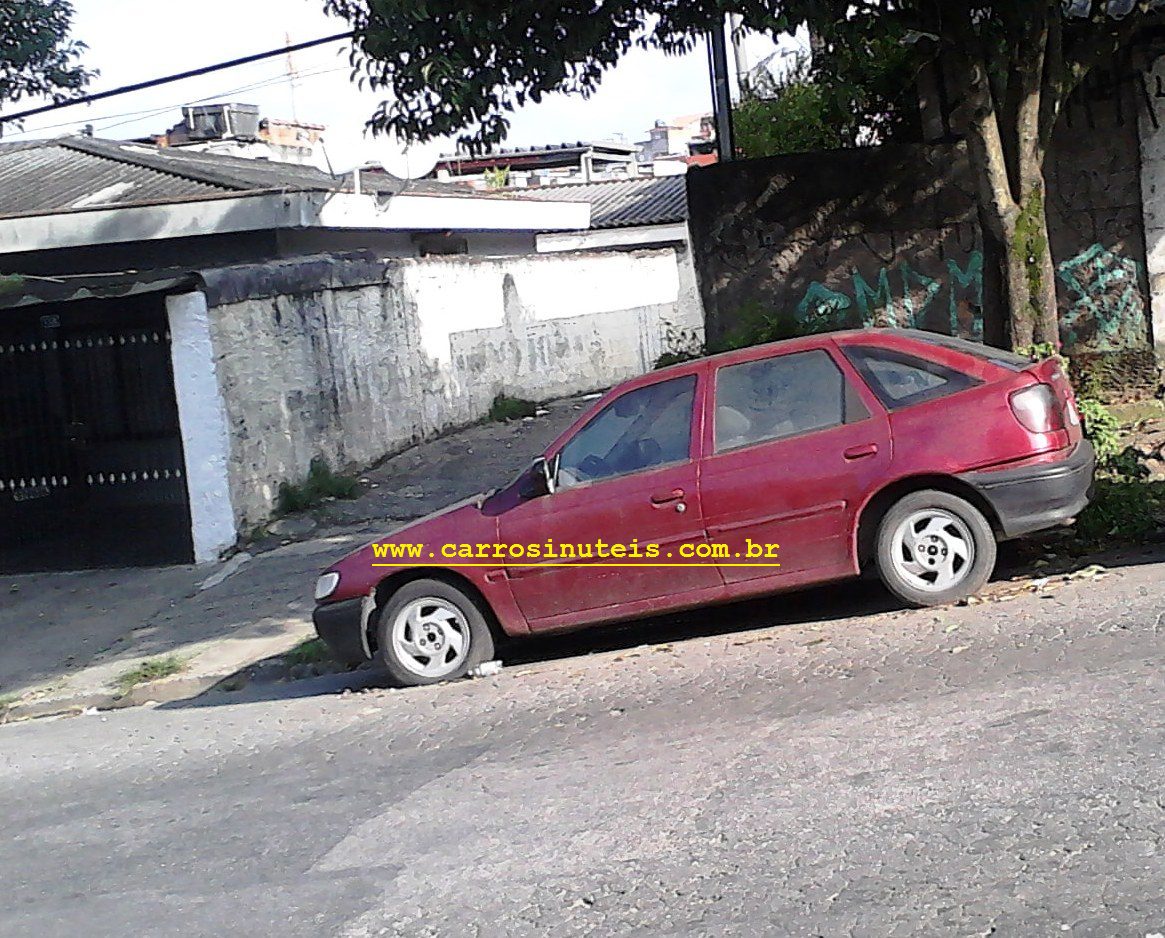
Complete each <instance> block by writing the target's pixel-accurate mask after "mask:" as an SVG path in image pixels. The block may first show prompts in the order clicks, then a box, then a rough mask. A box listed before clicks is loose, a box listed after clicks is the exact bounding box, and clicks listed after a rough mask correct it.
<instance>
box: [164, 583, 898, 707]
mask: <svg viewBox="0 0 1165 938" xmlns="http://www.w3.org/2000/svg"><path fill="white" fill-rule="evenodd" d="M896 608H899V607H898V606H897V605H896V604H895V602H894V600H893V599H892V598H891V597H890V596H889V594H887V593H886V591H885V590H883V589H882V587H881V586H880V585H879V584H877V583H875V582H870V581H866V580H854V581H851V582H848V583H846V584H844V588H841V589H839V588H838V587H837V586H836V585H834V586H830V587H819V588H815V589H808V590H802V591H797V592H791V593H784V594H781V595H778V596H769V597H766V598H764V599H753V600H747V601H745V602H738V603H731V604H729V605H724V606H712V607H706V608H703V609H695V610H691V611H689V612H684V613H672V614H669V615H664V616H658V617H654V618H650V619H640V620H637V621H635V622H629V623H625V624H621V625H608V626H599V627H596V628H592V629H585V630H582V631H578V632H570V633H566V634H562V635H546V636H539V637H535V638H525V639H519V640H516V641H513V642H509V643H507V644H506V645H504V646H503V647H502V648H500V649H499V650H498V657H499V658H500V659H501V660H502V662H503V663H504V664H505V667H507V668H513V667H519V666H523V665H531V664H538V663H544V662H551V661H558V660H561V659H566V658H576V657H581V656H584V655H589V654H596V653H602V652H610V651H621V650H626V649H631V648H636V647H638V646H641V645H662V644H668V643H671V642H682V641H687V640H690V639H693V638H712V637H715V636H719V635H726V634H732V633H737V632H739V633H747V632H750V631H754V630H757V629H765V628H771V627H773V626H777V625H805V624H809V623H813V622H835V621H839V620H845V619H851V618H859V617H862V616H869V615H875V614H877V613H880V612H889V611H892V610H894V609H896ZM235 683H238V682H235V681H231V680H227V681H224V682H223V686H227V687H230V686H232V685H233V684H235ZM387 686H389V685H388V683H387V678H386V676H385V675H384V674H383V673H382V672H380V671H379V670H357V671H352V672H348V673H344V674H327V675H323V676H320V677H314V678H305V679H302V680H298V681H276V682H272V683H266V684H262V683H252V684H246V685H245V686H243V687H241V688H240V689H238V690H232V691H227V690H222V689H215V690H211V691H209V692H208V693H206V694H203V695H202V696H200V697H196V698H194V699H192V700H184V701H175V702H173V703H168V704H165V705H164V707H163V709H167V710H174V709H187V708H192V707H219V706H232V705H235V704H241V703H255V702H260V701H270V700H295V699H302V698H305V697H316V696H328V695H333V694H337V693H340V692H341V691H343V690H346V689H351V690H363V689H365V688H373V687H375V688H383V687H387Z"/></svg>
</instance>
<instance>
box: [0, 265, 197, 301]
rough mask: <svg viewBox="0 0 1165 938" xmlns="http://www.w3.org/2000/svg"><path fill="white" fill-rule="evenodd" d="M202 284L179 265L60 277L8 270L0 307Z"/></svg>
mask: <svg viewBox="0 0 1165 938" xmlns="http://www.w3.org/2000/svg"><path fill="white" fill-rule="evenodd" d="M201 284H202V279H201V276H200V275H199V274H198V273H197V272H194V271H188V270H182V269H180V268H174V269H167V270H145V271H122V272H119V273H114V274H71V275H68V276H63V277H39V276H30V275H27V274H8V275H4V276H0V310H4V309H15V308H19V307H27V306H36V305H38V304H42V303H67V302H72V301H75V300H92V299H111V298H114V297H119V296H134V295H138V294H142V293H177V292H179V291H180V290H192V289H197V288H199V287H200V286H201Z"/></svg>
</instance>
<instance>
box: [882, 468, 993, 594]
mask: <svg viewBox="0 0 1165 938" xmlns="http://www.w3.org/2000/svg"><path fill="white" fill-rule="evenodd" d="M995 556H996V543H995V533H994V532H993V531H992V530H991V525H990V524H989V523H988V521H987V519H986V518H985V517H984V515H983V512H981V511H980V510H979V509H978V508H976V507H975V506H974V505H972V504H971V503H970V502H968V501H966V500H965V499H962V498H959V497H958V496H957V495H951V494H950V493H949V492H940V491H936V490H933V489H926V490H923V491H918V492H911V493H910V494H909V495H906V496H904V497H903V498H901V499H899V501H897V502H896V503H895V504H894V505H893V506H892V507H891V508H890V510H889V511H887V512H886V514H885V515H884V516H883V518H882V520H881V523H880V524H879V525H878V539H877V544H876V548H875V559H876V563H877V568H878V574H879V576H880V577H881V579H882V583H883V584H885V586H886V589H888V590H889V591H890V592H891V593H893V594H894V596H896V597H897V598H898V599H900V600H902V601H903V602H904V603H907V604H909V605H911V606H917V607H924V606H941V605H944V604H946V603H951V602H956V601H958V600H960V599H965V598H966V597H968V596H971V595H973V594H975V593H977V592H978V591H979V590H981V589H982V588H983V587H984V586H985V585H986V583H987V581H988V580H989V579H990V577H991V574H992V572H993V571H994V570H995Z"/></svg>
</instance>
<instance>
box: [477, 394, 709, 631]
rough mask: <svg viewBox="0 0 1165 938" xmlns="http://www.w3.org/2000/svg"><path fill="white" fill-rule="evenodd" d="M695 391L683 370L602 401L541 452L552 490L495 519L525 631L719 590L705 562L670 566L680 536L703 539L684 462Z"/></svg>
mask: <svg viewBox="0 0 1165 938" xmlns="http://www.w3.org/2000/svg"><path fill="white" fill-rule="evenodd" d="M702 392H703V388H702V387H701V384H700V378H699V376H698V374H696V373H693V374H688V375H683V376H680V377H676V378H671V379H668V380H664V381H660V382H655V383H651V384H647V385H641V386H638V387H634V388H632V389H631V390H628V391H626V392H625V393H623V394H622V395H620V396H619V397H617V398H615V399H613V400H611V401H610V402H609V403H608V404H607V405H606V406H604V407H603V408H602V410H600V411H599V412H598V413H597V414H595V416H594V417H593V418H592V419H591V420H590V421H588V422H587V423H586V424H585V425H584V426H582V427H581V428H580V429H579V430H578V432H577V433H575V434H574V435H573V436H572V437H571V438H570V439H569V440H567V441H566V442H565V443H564V444H563V445H562V446H561V447H560V448H559V449H558V450H557V452H551V453H549V454H548V458H549V460H550V463H551V466H552V467H553V472H554V473H555V478H556V490H555V491H554V492H553V493H552V494H549V495H544V496H543V497H541V498H535V499H532V500H530V501H527V502H524V503H523V504H521V505H519V506H517V507H515V508H514V509H512V510H511V511H508V512H506V513H505V514H504V515H502V516H501V517H500V518H499V520H498V534H499V541H500V542H501V543H502V544H506V545H513V546H516V545H520V546H521V547H522V548H523V552H524V553H525V554H526V555H527V556H525V557H524V558H522V559H517V558H515V557H514V556H513V553H514V551H513V550H512V549H511V550H509V551H508V553H509V554H510V559H509V560H508V561H507V565H506V572H507V576H508V577H509V580H510V585H511V588H512V590H513V594H514V599H515V601H516V602H517V604H518V606H519V608H520V609H521V610H522V613H523V614H524V615H525V616H526V618H527V620H528V621H529V622H530V623H531V626H532V627H533V628H553V627H565V626H568V625H570V624H573V623H575V622H581V621H585V620H586V619H596V618H597V619H604V618H607V619H610V618H617V617H619V616H621V615H633V614H637V613H639V612H642V611H643V608H644V605H645V604H646V605H648V606H651V607H655V606H658V607H659V608H661V609H663V608H668V607H670V606H675V605H680V604H683V603H684V602H685V601H687V600H688V599H690V596H691V595H692V594H693V593H699V592H700V591H702V590H714V591H722V589H723V585H722V582H721V579H720V576H719V573H718V572H717V570H716V568H715V566H712V565H704V566H697V565H695V563H694V562H693V563H692V564H690V565H684V566H677V565H676V564H679V563H680V562H681V557H680V554H681V548H682V547H683V546H684V545H696V544H704V543H706V540H705V535H704V520H703V514H702V511H701V506H700V496H699V488H698V484H697V463H696V455H697V450H698V448H699V445H700V435H699V433H700V426H701V424H702V421H701V420H700V419H699V415H700V413H701V411H700V409H699V408H698V407H697V403H698V402H699V401H700V400H701V397H702ZM532 547H536V548H537V553H538V555H539V556H537V557H536V558H534V557H531V556H529V555H530V552H531V551H530V549H531V548H532ZM568 548H569V550H568ZM587 548H589V550H588V549H587ZM653 552H654V553H655V554H656V556H654V557H651V556H649V555H650V554H651V553H653ZM604 553H605V554H606V556H605V557H604V556H602V555H603V554H604ZM572 555H573V556H572ZM668 563H670V564H672V566H663V564H668ZM598 610H602V611H603V615H600V616H596V615H595V612H596V611H598Z"/></svg>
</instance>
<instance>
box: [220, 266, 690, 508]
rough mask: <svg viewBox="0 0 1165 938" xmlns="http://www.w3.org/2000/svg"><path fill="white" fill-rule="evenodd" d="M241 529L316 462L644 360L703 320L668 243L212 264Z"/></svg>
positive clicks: (555, 391) (616, 377)
mask: <svg viewBox="0 0 1165 938" xmlns="http://www.w3.org/2000/svg"><path fill="white" fill-rule="evenodd" d="M204 279H205V280H206V281H207V291H206V292H207V294H208V299H209V305H210V307H211V310H210V331H211V339H212V342H213V347H214V355H215V367H216V371H217V376H218V382H219V386H220V388H221V392H222V398H223V402H224V405H225V408H226V413H227V418H228V425H229V436H230V451H231V452H230V459H229V461H228V475H229V487H230V491H231V499H232V502H233V504H234V509H235V515H236V519H237V522H238V525H239V529H240V530H246V529H247V528H248V527H250V526H251V525H254V524H256V523H258V522H260V521H262V520H264V519H265V518H267V517H269V515H270V513H271V509H272V507H273V505H274V503H275V499H276V497H277V495H278V488H279V484H280V483H281V482H283V481H299V480H301V479H303V478H304V477H305V476H306V474H307V472H308V468H309V466H310V464H311V461H312V459H314V458H316V457H318V456H322V457H324V458H326V459H327V460H328V461H329V462H330V463H331V464H332V465H333V466H367V465H369V464H371V463H374V462H376V461H377V460H379V459H380V458H382V457H383V456H385V455H387V454H389V453H392V452H394V451H398V450H400V449H402V448H403V447H405V446H408V445H409V444H411V443H413V442H415V441H417V440H420V439H423V438H426V437H430V436H433V435H435V434H437V433H440V432H441V431H443V430H445V429H448V428H450V427H453V426H457V425H463V424H466V423H470V422H472V421H474V420H478V419H480V418H481V417H483V416H484V415H485V414H486V412H487V411H488V409H489V406H490V404H491V402H492V401H493V399H494V397H495V396H496V395H497V394H499V393H506V394H510V395H514V396H522V397H527V398H532V399H536V400H537V399H548V398H551V397H556V396H561V395H566V394H572V393H576V392H580V391H587V390H592V389H596V388H601V387H606V386H609V385H611V384H613V383H615V382H617V381H620V380H622V379H624V378H626V377H629V376H631V375H634V374H639V373H641V372H643V371H645V370H648V369H650V368H651V366H652V364H653V363H654V361H655V359H656V358H657V357H658V356H659V354H660V352H661V351H662V348H661V343H662V339H663V335H664V332H665V329H666V326H667V324H668V323H672V324H676V325H679V326H682V327H685V328H694V329H699V328H700V327H702V325H703V323H702V320H701V317H700V313H699V310H698V308H695V307H694V306H693V304H692V303H690V302H683V301H682V297H683V295H684V292H683V290H682V285H681V278H680V276H679V270H678V266H677V259H676V254H675V252H674V251H673V250H670V249H666V250H650V251H634V252H623V251H615V252H586V253H578V254H553V255H535V256H527V257H514V258H472V257H449V258H426V259H399V260H395V259H394V260H388V261H384V260H379V261H376V260H370V259H368V258H361V259H347V260H341V259H327V258H315V259H309V260H305V261H301V262H285V263H275V264H270V265H265V266H263V267H254V268H232V269H227V270H221V271H213V272H207V273H206V274H205V275H204Z"/></svg>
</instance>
